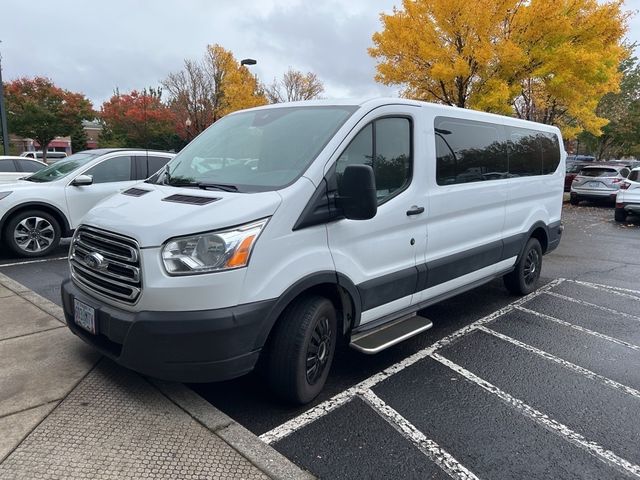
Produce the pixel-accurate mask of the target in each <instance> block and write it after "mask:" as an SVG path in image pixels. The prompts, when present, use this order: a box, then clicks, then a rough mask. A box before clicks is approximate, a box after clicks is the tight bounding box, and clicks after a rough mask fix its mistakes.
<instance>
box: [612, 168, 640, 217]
mask: <svg viewBox="0 0 640 480" xmlns="http://www.w3.org/2000/svg"><path fill="white" fill-rule="evenodd" d="M627 215H640V168H634V169H633V170H631V173H629V176H628V177H627V179H626V180H625V181H624V182H622V185H620V190H619V191H618V195H617V196H616V210H615V214H614V217H615V220H616V222H624V221H625V220H626V219H627Z"/></svg>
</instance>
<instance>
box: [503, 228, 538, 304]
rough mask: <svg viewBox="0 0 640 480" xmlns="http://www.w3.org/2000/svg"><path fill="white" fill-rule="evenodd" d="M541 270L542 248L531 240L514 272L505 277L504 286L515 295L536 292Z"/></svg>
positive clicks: (536, 241) (534, 240) (535, 240)
mask: <svg viewBox="0 0 640 480" xmlns="http://www.w3.org/2000/svg"><path fill="white" fill-rule="evenodd" d="M541 270H542V247H541V246H540V242H539V241H538V239H536V238H530V239H529V241H528V242H527V245H526V246H525V247H524V251H523V252H522V256H521V257H520V260H518V263H516V266H515V268H514V269H513V271H512V272H510V273H508V274H506V275H505V276H504V277H503V280H504V286H505V287H507V290H509V292H511V293H513V294H514V295H527V294H529V293H531V292H533V291H534V290H535V288H536V285H537V283H538V279H539V278H540V272H541Z"/></svg>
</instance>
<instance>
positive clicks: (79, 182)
mask: <svg viewBox="0 0 640 480" xmlns="http://www.w3.org/2000/svg"><path fill="white" fill-rule="evenodd" d="M91 184H93V177H92V176H91V175H78V176H77V177H76V178H74V179H73V182H71V185H73V186H74V187H86V186H87V185H91Z"/></svg>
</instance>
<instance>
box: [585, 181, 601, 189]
mask: <svg viewBox="0 0 640 480" xmlns="http://www.w3.org/2000/svg"><path fill="white" fill-rule="evenodd" d="M587 187H589V188H602V183H600V182H589V183H587Z"/></svg>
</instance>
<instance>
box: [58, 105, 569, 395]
mask: <svg viewBox="0 0 640 480" xmlns="http://www.w3.org/2000/svg"><path fill="white" fill-rule="evenodd" d="M562 145H563V143H562V138H561V135H560V131H559V130H558V129H557V128H555V127H552V126H548V125H541V124H536V123H531V122H526V121H522V120H517V119H513V118H507V117H502V116H497V115H491V114H487V113H482V112H476V111H471V110H463V109H458V108H454V107H446V106H441V105H434V104H429V103H423V102H418V101H411V100H404V99H375V100H369V101H363V102H349V101H345V102H338V101H311V102H299V103H289V104H280V105H270V106H266V107H259V108H255V109H251V110H245V111H240V112H236V113H233V114H231V115H228V116H227V117H225V118H223V119H221V120H219V121H217V122H216V123H215V124H213V125H212V126H211V127H210V128H209V129H208V130H206V131H205V132H203V133H202V134H201V135H200V136H198V137H197V138H196V139H194V140H193V141H192V142H191V143H190V144H189V145H188V146H187V147H185V148H184V150H182V151H181V152H180V153H179V154H178V155H177V156H176V157H175V158H174V159H173V160H172V161H171V162H170V163H169V164H168V165H167V167H166V168H165V169H164V170H162V171H161V172H159V173H158V174H156V175H154V176H153V177H151V178H150V179H149V180H147V181H146V182H144V183H139V184H137V185H135V186H134V187H132V188H129V189H127V190H124V191H122V192H121V193H119V194H116V195H115V196H113V197H111V198H109V199H108V200H106V201H104V202H102V203H101V204H99V205H98V206H96V207H95V208H93V209H92V210H91V211H90V212H89V213H88V215H87V216H86V217H85V218H84V219H83V221H82V224H81V225H80V226H79V227H78V228H77V229H76V231H75V235H74V237H73V240H72V244H71V248H70V253H69V263H70V268H71V279H70V280H68V281H66V282H65V283H64V284H63V286H62V299H63V304H64V311H65V316H66V320H67V323H68V326H69V328H70V329H71V330H72V331H73V332H74V333H75V334H77V335H78V336H79V337H81V338H82V339H83V340H85V341H86V342H88V343H89V344H91V345H93V346H94V347H95V348H97V349H98V350H100V351H101V352H102V353H103V354H104V355H106V356H108V357H110V358H112V359H114V360H115V361H116V362H118V363H120V364H121V365H124V366H126V367H129V368H131V369H134V370H136V371H138V372H142V373H144V374H147V375H151V376H155V377H160V378H163V379H169V380H176V381H184V382H210V381H217V380H224V379H230V378H233V377H237V376H240V375H243V374H245V373H247V372H249V371H251V370H252V369H254V368H255V367H256V365H257V364H258V363H260V364H261V369H260V370H261V371H264V373H265V375H266V377H267V379H268V383H269V385H270V386H271V388H272V389H273V391H274V392H275V393H276V394H278V395H279V396H280V397H282V398H284V399H286V400H289V401H293V402H300V403H304V402H308V401H310V400H312V399H313V398H314V397H315V396H316V395H317V394H318V393H319V392H320V390H321V389H322V387H323V385H324V383H325V380H326V378H327V376H328V374H329V369H330V367H331V363H332V360H333V356H334V350H335V347H336V342H338V341H340V340H341V339H345V340H346V342H347V343H349V344H350V345H351V346H352V347H353V348H355V349H357V350H359V351H361V352H364V353H376V352H379V351H381V350H383V349H385V348H387V347H389V346H391V345H394V344H396V343H398V342H400V341H402V340H404V339H406V338H409V337H411V336H412V335H416V334H419V333H420V332H423V331H425V330H427V329H428V328H429V327H431V322H430V321H429V320H428V319H426V318H423V317H421V316H420V315H418V314H417V312H419V311H420V310H421V309H424V308H425V307H426V306H429V305H431V304H433V303H436V302H439V301H441V300H443V299H446V298H448V297H451V296H453V295H459V294H462V293H463V292H465V291H466V290H469V289H472V288H474V287H476V286H478V285H481V284H483V283H485V282H488V281H491V280H492V279H494V278H496V277H503V278H504V284H505V286H506V288H507V290H508V291H509V292H512V293H514V294H519V295H522V294H527V293H529V292H531V291H533V290H534V289H535V287H536V283H537V281H538V278H539V276H540V270H541V267H542V256H543V255H544V254H546V253H548V252H550V251H552V250H553V249H554V248H556V247H557V245H558V243H559V241H560V236H561V233H562V225H561V221H560V220H561V218H560V214H561V208H562V195H563V188H564V173H565V167H564V159H565V156H566V154H565V152H564V149H563V146H562ZM363 361H364V360H363Z"/></svg>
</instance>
